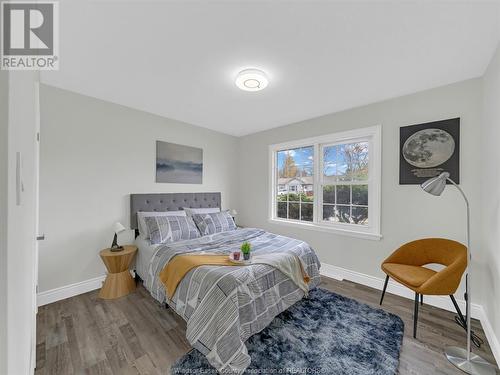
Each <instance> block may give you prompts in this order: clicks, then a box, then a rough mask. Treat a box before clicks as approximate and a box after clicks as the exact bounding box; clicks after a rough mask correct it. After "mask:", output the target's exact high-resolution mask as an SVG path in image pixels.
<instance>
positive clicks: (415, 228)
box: [237, 79, 482, 302]
mask: <svg viewBox="0 0 500 375" xmlns="http://www.w3.org/2000/svg"><path fill="white" fill-rule="evenodd" d="M480 110H481V80H480V79H474V80H468V81H465V82H461V83H457V84H454V85H449V86H445V87H441V88H436V89H433V90H428V91H425V92H420V93H416V94H413V95H408V96H404V97H399V98H396V99H392V100H388V101H384V102H380V103H376V104H372V105H367V106H364V107H359V108H355V109H352V110H347V111H343V112H339V113H335V114H331V115H327V116H323V117H319V118H315V119H311V120H307V121H303V122H299V123H295V124H291V125H287V126H284V127H280V128H276V129H272V130H269V131H264V132H260V133H257V134H253V135H249V136H245V137H242V138H240V139H239V146H240V152H239V155H240V160H239V170H240V175H239V182H240V184H239V189H238V191H239V192H240V195H241V197H244V199H239V200H238V201H237V204H238V206H237V208H238V212H239V213H241V215H240V216H239V220H241V223H242V224H243V225H245V226H257V227H264V228H266V229H268V230H270V231H273V232H276V233H281V234H284V235H288V236H293V237H297V238H300V239H303V240H305V241H307V242H308V243H310V244H311V246H312V247H313V248H314V249H315V250H316V252H317V253H318V255H319V257H320V259H321V261H322V262H325V263H328V264H331V265H335V266H339V267H343V268H346V269H349V270H353V271H357V272H361V273H364V274H368V275H372V276H379V277H382V271H381V270H380V264H381V262H382V261H383V260H384V259H385V258H386V257H387V256H388V255H389V254H390V253H391V252H392V251H394V250H395V249H396V248H397V247H398V246H400V245H401V244H403V243H405V242H408V241H410V240H413V239H418V238H422V237H433V236H439V237H447V238H452V239H456V240H458V241H462V242H464V241H465V205H464V203H463V201H462V198H461V196H460V195H459V194H458V192H457V191H456V189H453V188H448V189H446V191H445V192H444V193H443V195H442V196H441V197H439V198H437V197H433V196H431V195H429V194H426V193H424V192H423V191H422V190H421V189H420V187H419V186H418V185H410V186H408V185H406V186H403V185H399V128H400V127H401V126H406V125H413V124H418V123H423V122H428V121H435V120H441V119H447V118H453V117H460V118H461V129H460V130H461V145H460V147H461V148H460V159H461V160H460V165H461V177H460V178H461V181H460V185H461V186H462V188H463V189H464V190H465V192H466V193H467V194H468V196H469V198H470V202H471V205H472V223H473V226H472V245H473V251H475V252H476V253H477V252H480V251H479V243H480V238H479V236H480V228H481V226H480V222H481V215H480V212H479V208H480V198H479V197H480V184H479V182H478V181H479V177H480V167H479V165H480V162H481V160H482V158H481V156H482V153H481V152H480V151H481V148H480V134H479V133H480V120H481V116H480ZM373 125H382V218H381V219H382V220H381V222H382V226H381V231H382V235H383V239H382V240H380V241H372V240H363V239H357V238H352V237H347V236H343V235H339V234H334V233H324V232H317V231H311V230H307V229H301V228H300V229H299V228H290V227H286V226H283V225H279V224H274V223H269V222H268V221H267V220H268V208H269V204H270V192H269V190H268V189H269V160H268V145H270V144H274V143H280V142H286V141H289V140H295V139H301V138H306V137H313V136H318V135H322V134H329V133H334V132H338V131H344V130H348V129H354V128H361V127H368V126H373ZM475 260H476V261H479V262H481V261H482V258H481V256H477V257H476V258H475ZM476 268H477V267H476ZM479 274H480V273H479V272H476V275H477V277H476V279H480V275H479ZM480 285H481V281H480V280H478V284H476V285H475V287H474V290H476V291H480V290H481V288H480ZM479 299H480V295H479V294H478V293H476V294H474V298H473V300H474V302H477V301H478V300H479Z"/></svg>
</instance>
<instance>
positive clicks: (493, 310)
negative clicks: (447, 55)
mask: <svg viewBox="0 0 500 375" xmlns="http://www.w3.org/2000/svg"><path fill="white" fill-rule="evenodd" d="M483 111H484V112H483V128H482V141H481V147H482V149H483V150H486V151H487V154H486V155H487V157H485V158H483V159H482V161H481V166H482V174H481V178H482V180H481V187H482V189H481V197H482V205H481V208H482V223H483V226H482V229H483V230H482V232H481V234H482V239H483V241H482V246H483V250H484V259H485V270H484V279H485V284H484V309H485V313H486V315H487V316H488V319H489V321H490V322H491V325H492V327H493V330H494V331H495V332H496V336H497V338H500V152H499V148H498V142H499V140H500V45H499V47H498V48H497V50H496V53H495V55H494V57H493V60H492V61H491V63H490V65H489V67H488V69H487V71H486V73H485V75H484V77H483ZM497 345H498V344H497ZM498 349H500V348H498Z"/></svg>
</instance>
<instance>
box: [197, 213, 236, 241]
mask: <svg viewBox="0 0 500 375" xmlns="http://www.w3.org/2000/svg"><path fill="white" fill-rule="evenodd" d="M193 220H194V222H195V223H196V226H197V227H198V229H199V230H200V233H201V235H202V236H206V235H207V234H214V233H219V232H226V231H228V230H235V229H236V224H235V223H234V220H233V218H232V217H231V215H230V214H229V211H222V212H213V213H206V214H195V215H193Z"/></svg>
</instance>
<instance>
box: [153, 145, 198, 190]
mask: <svg viewBox="0 0 500 375" xmlns="http://www.w3.org/2000/svg"><path fill="white" fill-rule="evenodd" d="M156 182H163V183H174V184H201V183H202V182H203V150H202V149H201V148H196V147H190V146H184V145H178V144H175V143H169V142H162V141H156Z"/></svg>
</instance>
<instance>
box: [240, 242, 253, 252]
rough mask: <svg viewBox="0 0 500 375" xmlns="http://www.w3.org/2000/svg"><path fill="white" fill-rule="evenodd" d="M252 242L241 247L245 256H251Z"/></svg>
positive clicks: (244, 243)
mask: <svg viewBox="0 0 500 375" xmlns="http://www.w3.org/2000/svg"><path fill="white" fill-rule="evenodd" d="M250 248H251V246H250V242H243V244H242V245H241V252H242V253H243V254H250Z"/></svg>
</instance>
